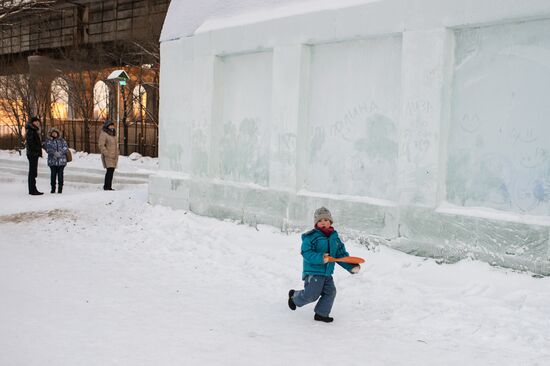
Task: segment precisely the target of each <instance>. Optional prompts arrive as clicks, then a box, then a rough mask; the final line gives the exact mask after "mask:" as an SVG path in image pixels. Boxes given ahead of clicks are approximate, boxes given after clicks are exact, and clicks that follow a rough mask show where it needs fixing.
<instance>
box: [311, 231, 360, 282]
mask: <svg viewBox="0 0 550 366" xmlns="http://www.w3.org/2000/svg"><path fill="white" fill-rule="evenodd" d="M325 253H329V255H330V256H331V257H334V258H341V257H347V256H349V254H348V252H347V251H346V247H345V246H344V243H342V241H341V240H340V238H339V237H338V232H336V231H334V232H333V233H332V234H330V236H329V237H328V238H327V237H326V236H325V234H323V233H322V232H321V231H320V230H318V229H313V230H310V231H308V232H307V233H304V234H302V257H304V270H303V272H302V279H304V278H306V276H308V275H316V276H327V277H328V276H332V273H334V262H331V263H327V264H325V263H323V255H324V254H325ZM337 263H338V264H339V265H341V266H342V267H344V269H346V270H347V271H351V269H352V268H353V267H355V265H353V264H349V263H340V262H337Z"/></svg>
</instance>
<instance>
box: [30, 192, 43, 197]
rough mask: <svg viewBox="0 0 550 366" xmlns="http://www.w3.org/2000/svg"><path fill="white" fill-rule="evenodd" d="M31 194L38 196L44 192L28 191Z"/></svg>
mask: <svg viewBox="0 0 550 366" xmlns="http://www.w3.org/2000/svg"><path fill="white" fill-rule="evenodd" d="M29 194H30V195H31V196H40V195H43V194H44V193H43V192H38V191H34V192H31V193H29Z"/></svg>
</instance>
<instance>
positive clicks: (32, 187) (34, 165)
mask: <svg viewBox="0 0 550 366" xmlns="http://www.w3.org/2000/svg"><path fill="white" fill-rule="evenodd" d="M27 159H28V160H29V179H28V184H29V194H31V193H35V192H38V190H37V189H36V177H37V176H38V156H27Z"/></svg>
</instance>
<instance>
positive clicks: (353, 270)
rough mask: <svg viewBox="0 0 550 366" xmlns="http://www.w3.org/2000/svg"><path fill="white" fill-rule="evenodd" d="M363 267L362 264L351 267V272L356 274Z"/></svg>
mask: <svg viewBox="0 0 550 366" xmlns="http://www.w3.org/2000/svg"><path fill="white" fill-rule="evenodd" d="M360 269H361V266H360V265H357V266H355V267H353V268H352V269H351V273H353V274H356V273H359V270H360Z"/></svg>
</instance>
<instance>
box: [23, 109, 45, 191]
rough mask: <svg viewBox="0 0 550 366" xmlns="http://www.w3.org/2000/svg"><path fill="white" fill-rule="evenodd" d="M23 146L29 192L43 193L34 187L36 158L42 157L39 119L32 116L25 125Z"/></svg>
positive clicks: (36, 172) (36, 169)
mask: <svg viewBox="0 0 550 366" xmlns="http://www.w3.org/2000/svg"><path fill="white" fill-rule="evenodd" d="M26 132H27V133H26V136H25V146H26V149H27V159H28V160H29V194H30V195H32V196H39V195H41V194H44V193H42V192H39V191H38V189H36V177H37V176H38V158H41V157H42V141H41V139H40V119H39V118H38V117H32V118H31V120H30V122H29V123H28V124H27V126H26Z"/></svg>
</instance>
